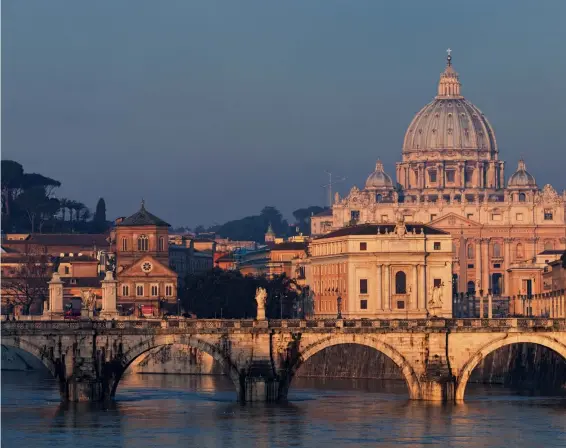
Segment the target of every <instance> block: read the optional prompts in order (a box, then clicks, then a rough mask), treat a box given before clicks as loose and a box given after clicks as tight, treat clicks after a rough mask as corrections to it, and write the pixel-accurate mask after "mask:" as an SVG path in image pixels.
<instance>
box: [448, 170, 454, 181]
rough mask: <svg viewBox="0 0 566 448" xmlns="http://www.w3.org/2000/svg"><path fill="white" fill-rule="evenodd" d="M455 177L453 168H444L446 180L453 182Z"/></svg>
mask: <svg viewBox="0 0 566 448" xmlns="http://www.w3.org/2000/svg"><path fill="white" fill-rule="evenodd" d="M455 178H456V175H455V171H454V170H446V182H450V183H453V182H454V179H455Z"/></svg>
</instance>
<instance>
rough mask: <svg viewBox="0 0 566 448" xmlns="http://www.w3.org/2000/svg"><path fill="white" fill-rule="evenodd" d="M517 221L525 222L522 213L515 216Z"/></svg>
mask: <svg viewBox="0 0 566 448" xmlns="http://www.w3.org/2000/svg"><path fill="white" fill-rule="evenodd" d="M515 219H516V220H517V221H522V220H523V214H522V213H517V214H516V215H515Z"/></svg>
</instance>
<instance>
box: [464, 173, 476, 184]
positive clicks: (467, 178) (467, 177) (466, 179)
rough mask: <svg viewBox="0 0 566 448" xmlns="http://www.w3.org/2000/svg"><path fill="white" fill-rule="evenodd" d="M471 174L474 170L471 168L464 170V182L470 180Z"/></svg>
mask: <svg viewBox="0 0 566 448" xmlns="http://www.w3.org/2000/svg"><path fill="white" fill-rule="evenodd" d="M473 174H474V172H473V171H472V170H466V171H465V172H464V182H471V181H472V176H473Z"/></svg>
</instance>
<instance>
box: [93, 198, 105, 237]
mask: <svg viewBox="0 0 566 448" xmlns="http://www.w3.org/2000/svg"><path fill="white" fill-rule="evenodd" d="M92 225H93V229H94V231H95V232H104V231H105V230H106V228H107V222H106V202H104V198H100V199H99V200H98V202H97V203H96V211H95V212H94V218H93V219H92Z"/></svg>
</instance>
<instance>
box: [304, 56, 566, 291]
mask: <svg viewBox="0 0 566 448" xmlns="http://www.w3.org/2000/svg"><path fill="white" fill-rule="evenodd" d="M401 156H402V157H401V161H400V162H398V163H397V165H396V180H395V181H394V180H393V179H392V178H391V177H390V176H389V175H388V174H387V173H386V172H385V171H384V168H383V164H382V163H381V162H380V161H378V162H377V164H376V167H375V171H374V172H373V173H372V174H371V175H370V176H369V177H368V179H367V181H366V184H365V186H364V188H363V189H358V188H357V187H353V188H352V189H351V190H350V192H349V194H348V195H347V196H346V197H344V198H341V197H340V196H339V195H338V194H336V195H335V198H334V204H333V206H332V213H331V216H329V214H327V213H324V214H322V215H320V216H313V217H312V218H311V229H312V233H313V235H321V234H325V233H328V232H334V231H336V230H338V229H340V228H343V227H345V226H347V225H351V224H356V223H359V224H361V223H392V222H393V221H394V220H395V217H396V216H397V215H399V214H400V215H402V216H403V217H404V219H405V220H406V221H407V222H410V223H415V224H416V223H420V224H430V225H431V226H433V227H435V228H438V229H442V230H445V231H446V232H449V233H450V234H451V235H452V261H453V276H452V285H453V292H455V293H456V292H457V293H461V292H463V293H465V292H479V291H480V290H483V291H484V293H487V292H488V290H492V292H493V293H494V294H499V295H504V296H511V295H516V294H531V293H538V292H542V291H541V282H536V281H535V272H536V273H540V270H541V269H543V267H541V266H538V264H537V263H536V256H537V254H539V253H541V252H543V251H545V250H564V248H566V225H565V199H566V193H563V194H562V195H559V194H558V193H557V192H556V191H555V190H554V188H552V186H550V185H545V186H544V187H543V188H542V189H539V187H538V184H537V182H536V180H535V178H534V176H532V175H531V174H530V173H529V172H528V171H527V167H526V164H525V162H524V161H523V160H521V161H519V164H518V167H517V170H516V171H515V172H514V173H513V174H512V175H511V176H510V177H509V180H508V181H507V182H506V181H505V180H506V177H505V169H504V168H505V163H504V162H503V161H502V160H501V159H500V158H499V149H498V145H497V141H496V138H495V132H494V130H493V127H492V126H491V124H490V123H489V121H488V120H487V118H486V117H485V115H484V114H483V113H482V112H481V111H480V110H479V109H478V108H477V107H476V106H475V105H473V104H472V103H471V102H470V101H468V100H467V99H465V98H464V97H463V96H462V94H461V85H460V80H459V77H458V74H457V73H456V72H455V70H454V67H453V66H452V58H451V56H450V55H449V56H448V60H447V65H446V68H445V70H444V72H443V73H442V74H441V75H440V81H439V83H438V91H437V95H436V97H435V98H434V100H433V101H432V102H430V103H429V104H427V105H426V106H425V107H424V108H422V109H421V111H420V112H418V113H417V115H416V116H415V117H414V119H413V120H412V121H411V123H410V125H409V128H408V129H407V132H406V134H405V139H404V143H403V150H402V154H401ZM536 275H539V274H536Z"/></svg>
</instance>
